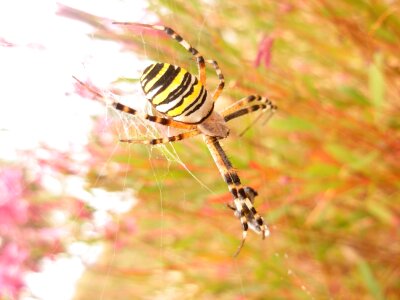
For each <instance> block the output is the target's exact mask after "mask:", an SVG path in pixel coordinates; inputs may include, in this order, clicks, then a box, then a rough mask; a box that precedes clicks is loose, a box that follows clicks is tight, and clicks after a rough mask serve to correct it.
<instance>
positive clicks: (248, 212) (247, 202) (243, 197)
mask: <svg viewBox="0 0 400 300" xmlns="http://www.w3.org/2000/svg"><path fill="white" fill-rule="evenodd" d="M204 140H205V142H206V144H207V146H208V149H209V150H210V153H211V155H212V157H213V159H214V161H215V164H216V165H217V167H218V170H219V172H220V173H221V175H222V177H223V178H224V180H225V182H226V184H227V185H228V188H229V191H230V192H231V194H232V195H233V198H234V200H233V202H234V204H235V207H236V209H235V214H237V216H238V217H239V219H240V223H241V224H242V228H243V231H242V242H241V244H240V246H239V248H238V250H237V251H236V253H235V255H237V254H239V252H240V250H241V248H242V247H243V244H244V242H245V240H246V236H247V230H248V228H249V221H250V223H251V225H254V226H255V230H254V229H253V228H252V227H251V228H252V229H253V230H254V231H255V232H257V233H262V237H263V238H264V237H265V236H266V235H268V233H269V231H268V227H267V225H266V224H265V223H264V219H263V218H262V217H261V216H260V215H259V214H258V212H257V210H256V209H255V208H254V206H253V203H252V200H251V199H249V197H250V198H254V196H255V194H253V195H254V196H252V195H251V194H250V192H249V190H248V189H247V192H246V188H243V186H242V184H241V182H240V179H239V176H238V175H237V173H236V171H235V170H234V169H233V167H232V164H231V162H230V161H229V159H228V157H227V156H226V154H225V152H224V150H223V149H222V147H221V145H220V144H219V142H218V139H217V138H216V137H211V136H204ZM251 190H252V191H254V190H253V189H251Z"/></svg>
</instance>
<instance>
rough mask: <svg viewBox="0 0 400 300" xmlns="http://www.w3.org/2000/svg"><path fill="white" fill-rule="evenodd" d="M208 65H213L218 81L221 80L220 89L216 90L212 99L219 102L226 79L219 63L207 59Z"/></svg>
mask: <svg viewBox="0 0 400 300" xmlns="http://www.w3.org/2000/svg"><path fill="white" fill-rule="evenodd" d="M206 63H209V64H211V65H212V66H213V67H214V69H215V73H217V76H218V79H219V84H218V87H217V88H216V90H215V91H214V93H213V95H212V99H213V101H215V100H217V99H218V97H219V95H220V94H221V93H222V91H223V89H224V86H225V78H224V74H222V71H221V69H220V68H219V66H218V63H217V61H215V60H212V59H207V60H206Z"/></svg>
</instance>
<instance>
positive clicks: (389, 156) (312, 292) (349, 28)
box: [77, 0, 400, 299]
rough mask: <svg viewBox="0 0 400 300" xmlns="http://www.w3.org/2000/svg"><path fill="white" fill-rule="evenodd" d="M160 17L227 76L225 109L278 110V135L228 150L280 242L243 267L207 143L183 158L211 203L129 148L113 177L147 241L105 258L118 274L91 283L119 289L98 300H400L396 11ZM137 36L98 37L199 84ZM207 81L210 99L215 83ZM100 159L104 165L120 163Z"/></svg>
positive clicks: (269, 127) (166, 43)
mask: <svg viewBox="0 0 400 300" xmlns="http://www.w3.org/2000/svg"><path fill="white" fill-rule="evenodd" d="M150 3H151V5H150V8H149V9H150V10H151V11H153V12H156V13H157V14H158V16H159V18H160V23H162V24H165V25H168V26H171V27H173V28H174V29H175V30H176V31H177V32H179V33H180V34H181V35H182V36H183V37H184V38H185V39H186V40H188V41H189V42H191V43H192V44H193V46H195V47H196V48H197V49H198V50H199V51H200V52H201V53H203V54H204V56H205V57H206V58H212V59H215V60H217V61H218V62H219V64H220V67H221V69H222V70H223V72H224V74H225V77H226V88H225V91H224V93H223V95H222V97H221V99H220V100H219V103H218V104H221V105H222V106H224V105H227V104H229V103H232V102H234V101H235V100H237V99H240V98H241V97H243V96H246V95H249V94H255V93H257V94H262V95H267V96H269V98H270V99H271V100H272V101H273V102H274V103H276V104H277V105H278V107H279V111H278V112H277V114H276V115H275V116H274V117H273V118H272V119H271V120H270V122H269V123H268V124H266V125H262V122H258V123H256V124H255V125H253V126H252V127H251V130H250V131H249V132H247V133H246V134H245V135H244V136H242V137H240V136H239V135H238V134H239V133H240V132H241V131H242V130H243V129H244V128H245V127H246V126H247V125H249V124H251V122H252V120H253V119H251V118H243V119H242V121H235V122H232V127H231V128H232V132H231V136H230V138H229V139H227V140H226V141H225V142H224V148H225V149H226V150H227V153H228V155H229V156H230V158H231V159H232V161H233V163H234V164H235V163H236V166H237V167H238V172H239V174H240V176H241V179H242V181H243V183H244V184H245V185H249V186H252V187H254V188H255V189H257V190H258V193H259V196H258V197H257V199H256V205H257V207H258V208H259V209H260V211H261V212H262V213H263V215H264V216H265V217H266V219H267V220H268V221H269V223H270V225H271V231H272V233H271V236H270V237H269V238H267V239H266V240H265V241H260V240H259V239H258V237H257V236H255V235H254V234H250V235H249V237H248V240H247V242H246V245H245V247H244V249H243V250H242V253H241V254H240V255H239V257H238V258H237V259H232V257H231V255H232V254H233V253H234V251H235V249H236V247H237V246H238V243H239V240H240V227H239V223H238V221H237V220H236V219H235V218H234V217H233V216H232V213H231V212H230V211H229V210H228V209H226V208H225V206H224V203H226V202H228V201H229V200H230V199H231V198H230V197H231V196H230V195H229V193H228V192H227V190H226V186H225V184H224V183H223V180H222V178H220V175H219V173H218V171H217V169H216V167H215V166H214V165H213V163H212V160H211V158H210V156H209V154H208V153H207V149H206V147H205V146H204V144H203V143H202V141H201V139H198V138H195V139H193V140H191V141H187V142H184V143H182V144H180V145H176V149H177V153H178V154H179V157H180V159H181V160H182V161H183V162H184V164H185V166H186V167H187V168H188V169H189V170H190V171H191V172H192V173H193V174H194V175H195V176H197V177H198V178H199V179H200V180H201V182H203V183H204V184H205V185H206V186H207V187H208V189H210V190H212V191H213V193H211V192H210V191H209V190H207V189H206V188H205V187H204V186H203V185H201V184H199V182H198V181H196V180H195V179H194V178H193V177H192V176H191V175H190V174H188V172H187V171H186V170H185V169H184V168H183V166H182V165H181V164H179V163H177V162H174V161H172V162H169V161H167V160H165V159H157V158H156V159H154V156H156V155H155V154H154V153H155V152H152V153H153V155H152V156H151V157H150V159H149V155H148V152H146V151H144V152H143V150H140V149H142V147H145V146H141V145H138V146H135V147H129V148H128V147H126V148H125V147H120V148H121V150H120V152H119V153H116V154H115V155H114V156H113V159H114V161H115V162H117V163H118V164H120V169H119V170H120V171H118V169H115V170H110V172H111V173H110V174H109V175H108V176H110V177H111V178H112V180H111V181H110V182H111V183H110V185H111V186H112V185H117V186H119V187H121V186H122V184H121V183H118V181H119V180H120V179H119V178H121V180H122V178H123V180H126V179H128V180H130V182H132V184H133V185H132V186H133V187H135V188H136V189H138V192H139V196H140V203H139V204H138V207H135V208H134V210H133V211H132V213H131V216H132V217H135V218H136V219H137V222H138V227H139V228H140V232H139V233H138V234H137V235H136V236H132V241H131V244H129V245H127V246H126V248H125V249H123V250H118V249H117V250H115V249H114V248H113V246H112V245H110V246H109V251H108V252H107V253H106V254H105V255H104V259H103V261H102V262H101V263H100V265H101V264H104V265H107V267H105V266H103V267H101V266H100V267H99V266H97V267H95V269H94V271H95V272H94V273H97V275H96V276H98V277H101V280H102V281H103V280H104V281H112V280H113V279H114V276H115V278H118V276H120V277H123V278H124V280H123V281H115V282H112V283H111V284H109V285H108V286H107V287H106V288H103V290H102V293H101V295H102V297H103V298H106V299H117V298H118V299H128V298H129V299H133V298H141V299H156V298H157V297H158V296H159V297H160V299H178V298H182V299H310V298H313V299H396V298H397V297H398V295H399V293H400V286H399V281H398V278H400V273H399V268H398V267H397V265H398V261H400V248H399V245H400V243H399V242H398V241H399V236H398V234H399V233H398V226H399V225H398V224H399V214H400V207H399V198H400V192H399V188H400V187H399V182H400V159H399V157H400V142H399V132H398V129H399V127H400V126H399V124H400V123H399V121H398V120H399V103H400V96H399V90H400V75H399V74H400V73H399V69H400V60H399V55H398V54H399V51H398V49H399V48H398V45H399V44H400V38H399V37H400V21H399V15H398V12H399V7H398V6H397V7H396V6H395V5H396V4H395V2H391V1H383V0H380V1H367V0H363V1H335V2H332V4H330V2H329V1H306V2H304V1H303V2H301V1H300V2H299V1H285V2H281V1H194V0H192V1H180V0H179V1H166V0H164V1H162V0H159V1H157V0H152V1H150ZM333 3H334V4H333ZM99 23H101V20H99ZM119 30H120V28H119ZM134 32H136V33H138V35H137V37H136V38H135V37H134V36H132V32H129V29H126V33H124V34H123V35H122V36H120V35H117V34H115V33H114V32H107V31H105V30H104V29H99V32H98V35H99V36H103V37H108V38H110V39H112V40H115V41H118V42H121V43H124V45H126V47H129V48H131V49H133V50H134V51H135V52H136V53H138V54H139V55H144V53H142V51H143V47H141V46H142V45H143V41H145V42H146V55H147V56H146V58H148V59H152V60H159V61H165V62H170V63H174V64H179V65H182V66H184V67H186V68H189V69H190V70H193V71H195V68H194V67H193V66H195V63H194V61H193V60H192V58H191V57H190V55H188V54H187V53H186V52H185V51H184V50H183V49H181V47H179V45H176V43H174V42H173V41H171V40H170V39H167V38H164V37H163V36H162V35H151V34H148V35H147V34H140V31H138V30H136V31H134ZM128 34H129V35H128ZM265 36H266V37H271V38H272V39H273V41H274V43H273V46H272V48H271V49H270V50H269V51H270V55H271V61H270V64H267V63H266V62H265V61H263V60H261V63H260V64H259V65H258V66H256V65H255V59H256V57H257V54H258V53H259V52H260V51H261V50H262V49H261V48H262V47H261V46H260V41H261V40H262V38H263V37H265ZM207 74H208V75H209V80H208V85H209V87H210V89H212V88H213V87H215V85H216V84H217V78H216V76H215V74H214V73H213V72H212V71H209V72H208V73H207ZM103 151H104V152H103V155H104V161H106V160H107V158H108V155H109V154H110V153H111V151H110V150H109V148H105V149H104V150H103ZM107 151H108V152H107ZM99 168H100V166H99ZM94 174H96V170H94ZM113 181H114V182H113ZM92 182H93V181H92ZM112 182H113V183H112ZM97 185H99V183H98V181H97ZM105 186H106V184H105V185H104V187H105ZM396 240H397V242H396ZM111 255H112V256H113V259H112V260H111V259H110V256H111ZM110 260H111V261H110ZM121 262H124V265H123V266H121V265H120V263H121ZM96 268H100V270H101V269H102V268H105V269H106V270H107V272H103V273H101V274H99V272H98V270H96ZM91 274H92V273H91ZM88 276H89V278H90V276H94V275H88ZM126 279H128V280H126ZM88 280H89V279H88ZM93 280H94V279H91V280H89V281H93ZM96 281H97V279H96ZM84 286H85V284H82V287H84ZM83 295H85V296H83ZM94 295H97V296H98V295H99V294H98V293H96V291H93V290H88V291H86V292H83V290H82V296H80V297H77V299H92V298H96V296H94ZM127 295H130V297H128V296H127ZM168 295H170V296H168ZM171 295H172V296H171ZM146 297H147V298H146ZM168 297H169V298H168ZM157 299H158V298H157Z"/></svg>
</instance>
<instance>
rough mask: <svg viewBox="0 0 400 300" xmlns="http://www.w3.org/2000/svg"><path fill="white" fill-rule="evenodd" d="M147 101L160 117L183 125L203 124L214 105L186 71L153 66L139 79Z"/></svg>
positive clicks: (202, 88)
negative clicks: (166, 117) (164, 116)
mask: <svg viewBox="0 0 400 300" xmlns="http://www.w3.org/2000/svg"><path fill="white" fill-rule="evenodd" d="M140 83H141V85H142V88H143V91H144V93H145V94H146V97H147V99H148V100H149V101H150V102H151V104H152V105H153V106H154V107H155V108H156V110H157V111H159V112H160V113H162V114H164V115H166V116H168V117H169V118H171V119H173V120H175V121H178V122H183V123H188V124H197V123H201V122H203V121H204V120H205V119H206V118H207V117H208V116H209V115H210V114H211V113H212V111H213V109H214V103H213V101H212V99H211V98H208V97H207V90H206V88H205V86H204V85H203V84H201V83H200V82H199V80H198V79H197V77H196V76H194V75H192V74H190V73H189V72H188V71H186V70H185V69H182V68H180V67H177V66H174V65H170V64H166V63H155V64H152V65H150V66H148V67H147V68H146V69H145V70H144V72H143V74H142V77H141V78H140Z"/></svg>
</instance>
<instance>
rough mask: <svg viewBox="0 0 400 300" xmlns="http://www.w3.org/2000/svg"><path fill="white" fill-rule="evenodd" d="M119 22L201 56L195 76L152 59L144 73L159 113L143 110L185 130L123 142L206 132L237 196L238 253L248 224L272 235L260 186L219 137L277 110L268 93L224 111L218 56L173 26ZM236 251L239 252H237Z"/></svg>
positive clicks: (173, 138) (149, 95)
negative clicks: (241, 120) (208, 55)
mask: <svg viewBox="0 0 400 300" xmlns="http://www.w3.org/2000/svg"><path fill="white" fill-rule="evenodd" d="M114 24H119V25H130V26H132V25H134V26H141V27H145V28H150V29H154V30H158V31H163V32H165V33H166V34H167V35H168V36H170V37H171V38H172V39H174V40H175V41H177V42H178V43H179V44H180V45H181V46H182V47H184V48H185V49H186V50H187V51H188V52H190V53H191V54H192V55H193V56H194V57H195V58H196V60H197V66H198V70H199V75H198V76H195V75H193V74H191V73H189V72H188V71H186V70H185V69H183V68H181V67H178V66H174V65H171V64H168V63H160V62H158V63H154V64H151V65H150V66H148V67H147V68H146V69H145V70H144V71H143V74H142V76H141V78H140V83H141V86H142V89H143V91H144V93H145V95H146V98H147V100H148V101H150V103H151V104H152V106H153V107H154V108H155V109H156V110H157V112H159V113H160V114H159V116H152V115H142V117H143V118H145V119H147V120H148V121H151V122H155V123H159V124H162V125H165V126H170V127H175V128H180V129H186V130H187V131H186V132H183V133H181V134H178V135H175V136H170V137H166V138H159V139H151V140H132V139H123V140H121V141H122V142H127V143H140V144H150V145H156V144H161V143H168V142H175V141H179V140H183V139H186V138H189V137H193V136H196V135H202V136H203V138H204V141H205V143H206V144H207V146H208V149H209V150H210V153H211V155H212V157H213V159H214V161H215V163H216V165H217V167H218V169H219V171H220V173H221V175H222V177H223V179H224V180H225V182H226V183H227V185H228V187H229V191H230V192H231V193H232V195H233V205H228V206H229V207H230V208H231V209H233V210H234V212H235V216H237V217H238V218H239V219H240V222H241V224H242V228H243V233H242V242H241V244H240V246H239V248H238V251H237V252H236V254H238V253H239V251H240V249H241V248H242V246H243V244H244V241H245V239H246V235H247V230H248V227H250V228H251V229H252V230H253V231H255V232H256V233H259V234H262V237H263V238H264V237H265V236H266V235H268V234H269V231H268V227H267V225H266V224H265V222H264V219H263V218H262V217H261V216H260V215H259V214H258V213H257V210H256V209H255V208H254V206H253V202H254V197H255V196H256V195H257V193H256V191H255V190H254V189H252V188H250V187H243V186H242V184H241V182H240V179H239V176H238V175H237V173H236V171H235V170H234V169H233V167H232V164H231V163H230V161H229V159H228V157H227V156H226V154H225V152H224V150H223V149H222V147H221V145H220V143H219V140H220V139H224V138H226V137H227V136H228V134H229V128H228V127H227V124H226V123H227V122H228V121H230V120H232V119H235V118H238V117H240V116H243V115H245V114H248V113H251V112H254V111H257V110H269V111H271V112H274V111H275V110H276V109H277V108H276V106H275V105H273V104H272V103H271V102H270V101H269V100H268V99H267V98H265V97H260V96H253V95H252V96H248V97H245V98H243V99H241V100H239V101H238V102H236V103H234V104H233V105H231V106H230V107H228V108H227V109H225V110H224V111H223V112H222V113H218V112H216V111H215V110H214V103H215V101H216V100H217V99H218V97H219V95H220V94H221V92H222V90H223V88H224V83H225V82H224V76H223V74H222V72H221V70H220V68H219V66H218V63H217V62H216V61H215V60H204V58H203V56H202V55H201V54H200V53H199V52H198V51H197V50H196V49H195V48H193V47H192V46H191V45H190V44H189V43H188V42H187V41H185V40H184V39H183V38H182V37H181V36H180V35H179V34H177V33H176V32H175V31H174V30H173V29H171V28H169V27H165V26H161V25H148V24H139V23H126V22H114ZM206 63H209V64H210V65H211V66H212V67H213V68H214V70H215V72H216V73H217V76H218V79H219V84H218V86H217V88H216V90H215V91H214V92H213V93H209V91H208V90H207V89H206V72H205V71H206ZM113 106H114V107H115V108H116V109H117V110H120V111H122V112H124V113H128V114H132V115H138V114H139V113H138V112H137V111H136V110H134V109H132V108H130V107H128V106H126V105H123V104H121V103H114V104H113ZM236 254H235V255H236Z"/></svg>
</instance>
